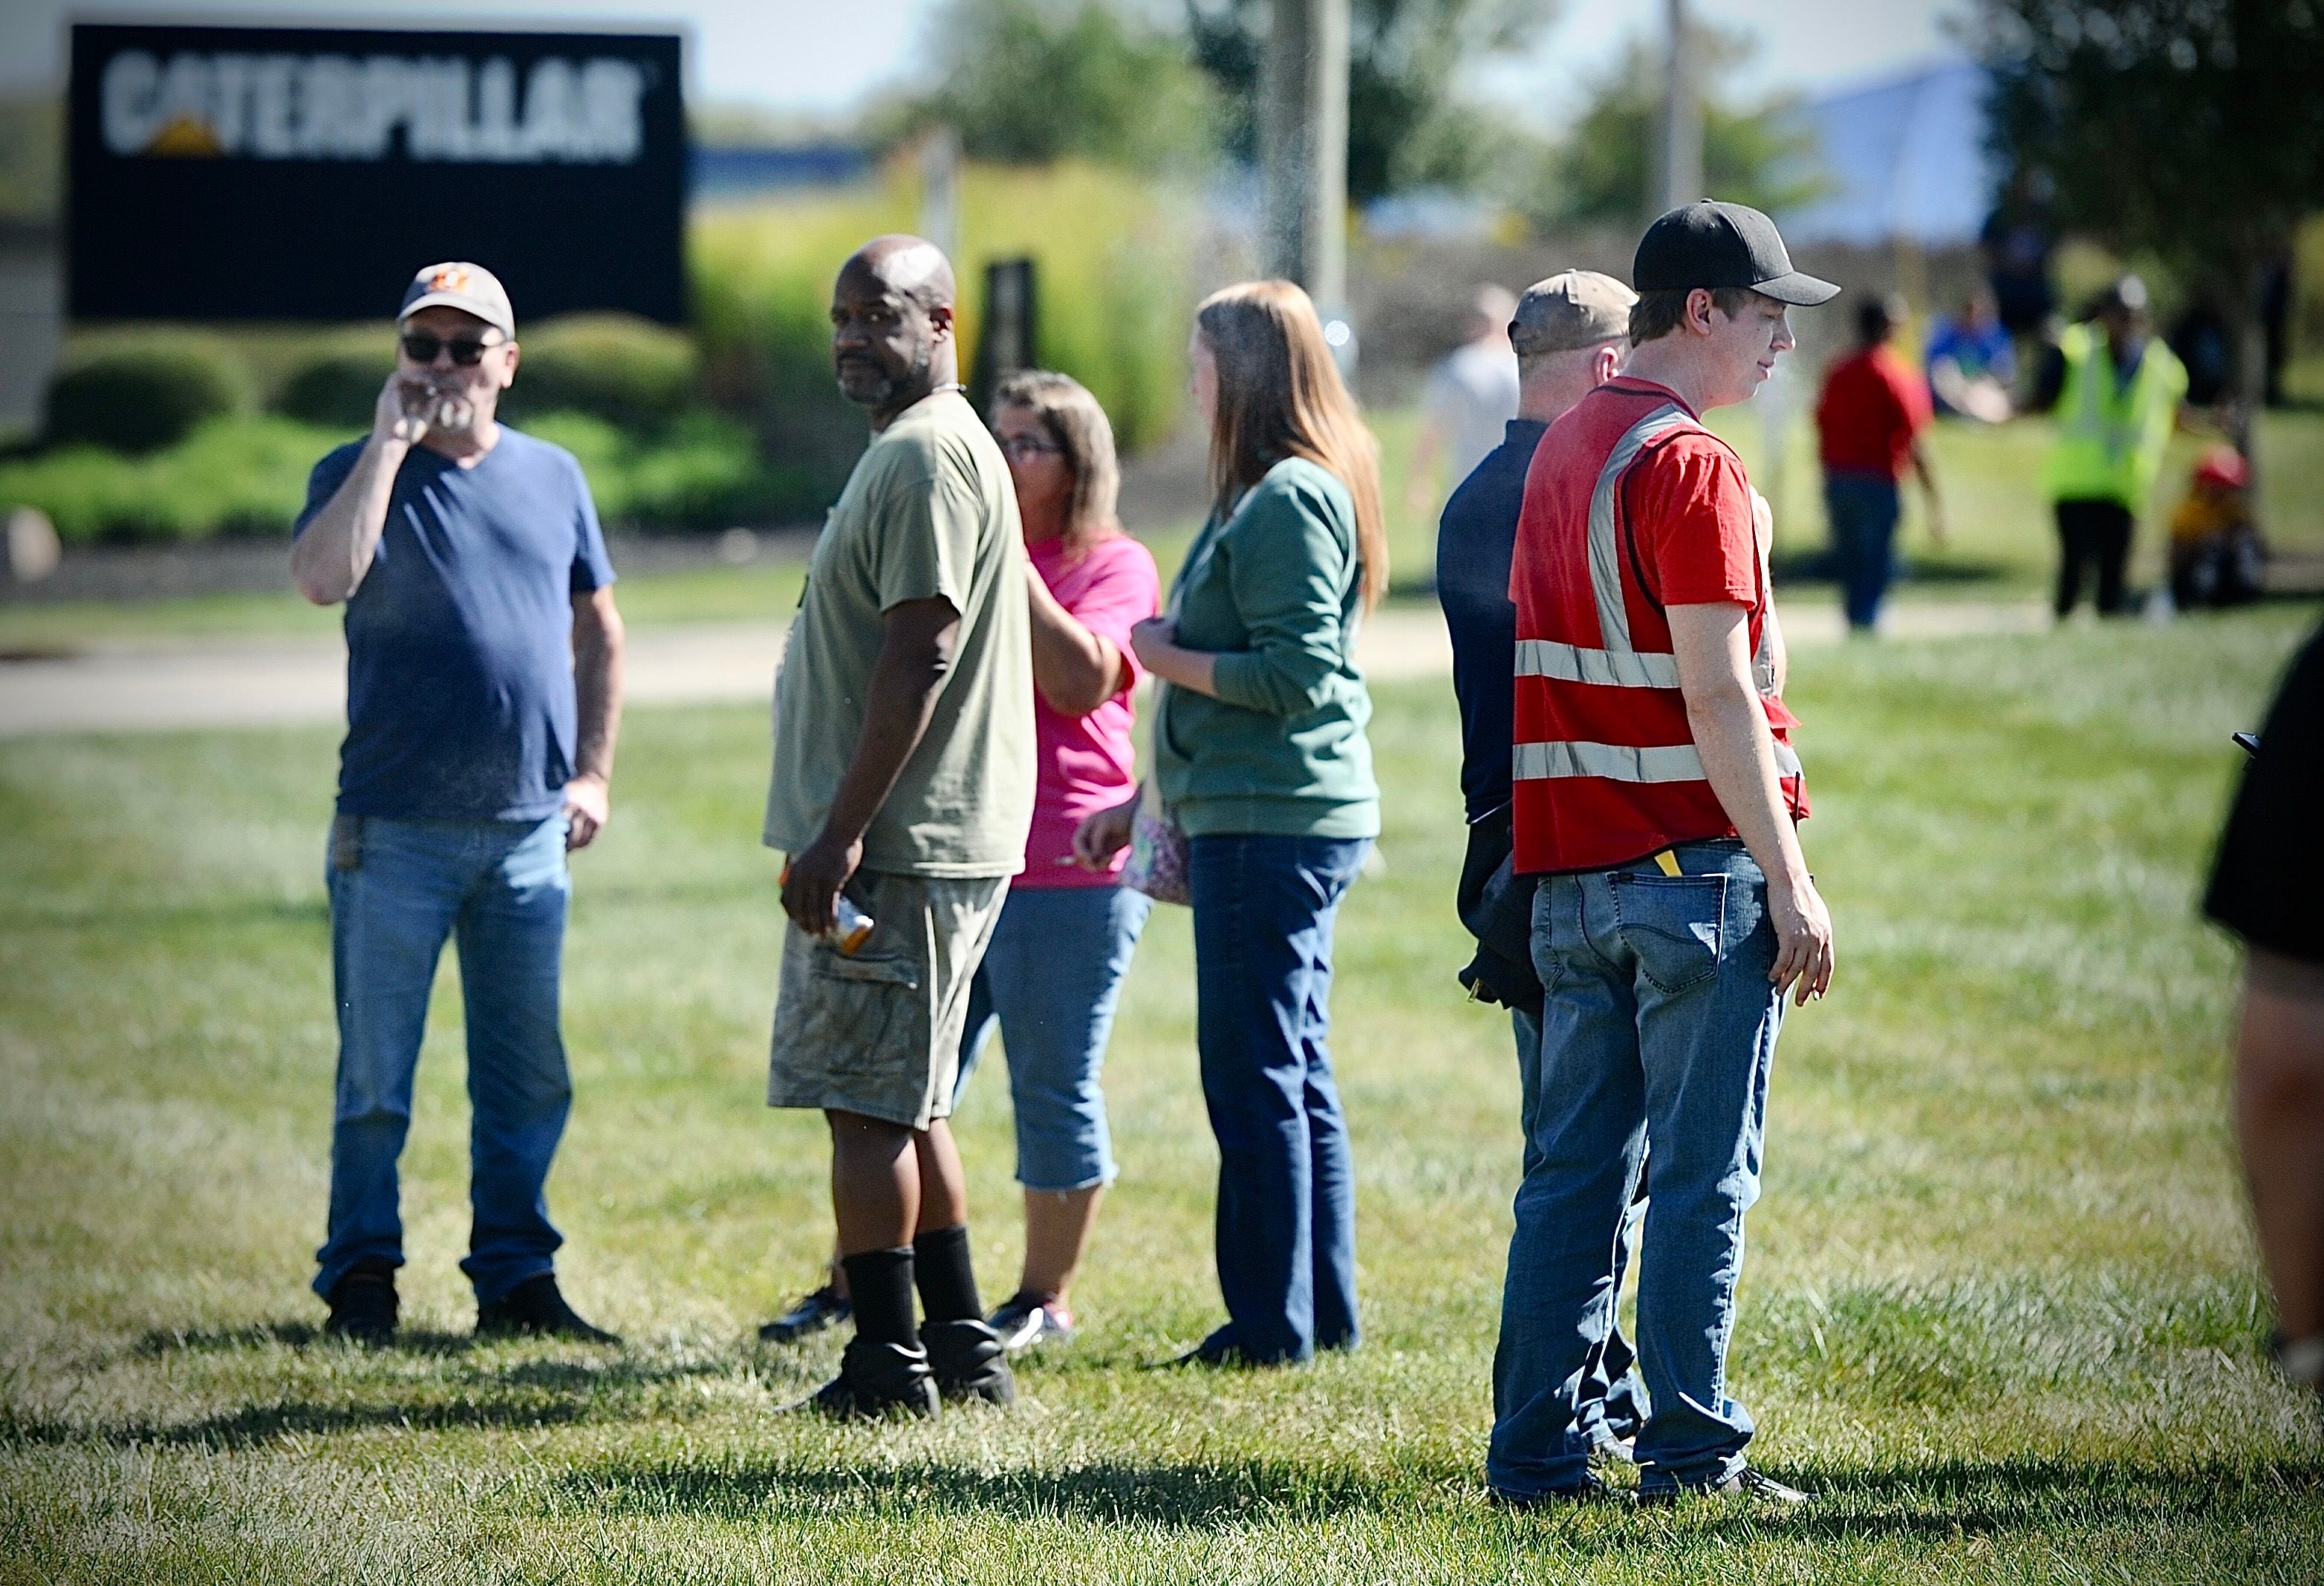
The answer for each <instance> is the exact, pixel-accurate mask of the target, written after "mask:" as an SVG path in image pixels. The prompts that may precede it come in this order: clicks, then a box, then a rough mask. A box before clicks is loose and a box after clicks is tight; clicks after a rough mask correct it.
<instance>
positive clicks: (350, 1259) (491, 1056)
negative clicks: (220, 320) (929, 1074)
mask: <svg viewBox="0 0 2324 1586" xmlns="http://www.w3.org/2000/svg"><path fill="white" fill-rule="evenodd" d="M517 356H518V349H517V344H516V316H515V313H514V311H513V310H512V309H511V308H510V306H509V299H508V293H507V292H506V291H505V290H503V288H502V286H501V283H500V281H498V280H497V279H495V278H494V277H493V274H492V272H490V271H487V270H485V269H484V268H483V267H481V266H479V265H475V264H466V263H447V264H438V265H432V266H430V267H429V268H428V269H426V270H423V271H421V272H420V274H419V275H418V276H417V277H415V278H414V279H413V281H412V282H411V284H410V287H408V288H407V289H406V290H405V291H404V294H403V307H402V309H401V312H400V313H399V314H398V316H397V352H396V364H395V373H393V374H392V375H390V376H389V377H388V381H387V383H386V384H385V385H384V386H383V388H382V389H381V391H380V395H379V402H378V405H377V407H376V408H375V410H374V414H373V421H372V432H371V434H370V436H369V437H368V438H365V439H364V440H362V441H359V442H354V443H351V444H349V445H346V446H343V447H339V448H338V449H337V451H335V452H333V453H331V454H330V456H327V457H325V458H324V459H323V460H322V461H321V462H319V463H318V464H317V465H316V466H315V471H314V473H313V475H311V476H310V477H309V480H308V483H307V506H306V510H305V511H304V512H301V513H300V516H299V524H298V528H297V530H295V538H294V539H293V540H292V541H291V577H292V579H293V580H294V581H295V582H296V583H297V585H298V586H299V592H300V594H301V595H305V596H306V597H307V598H308V599H309V600H311V601H313V602H314V603H315V604H318V605H335V604H338V603H339V602H341V601H345V602H346V607H347V614H346V638H347V735H346V742H345V743H344V744H343V745H342V746H341V748H340V752H339V799H338V813H337V817H336V818H335V819H334V820H333V821H332V823H331V841H330V858H329V868H328V871H327V880H328V886H329V891H330V900H331V969H332V980H333V984H334V988H335V990H336V991H337V1002H338V1010H339V1065H338V1082H337V1105H336V1110H335V1113H334V1119H333V1127H332V1136H331V1205H330V1222H329V1231H328V1234H327V1237H326V1239H325V1240H324V1243H323V1247H322V1249H319V1250H318V1251H317V1252H316V1261H317V1263H318V1267H319V1268H320V1270H319V1271H318V1273H317V1274H316V1277H315V1290H316V1292H317V1293H318V1294H319V1295H321V1296H323V1298H324V1299H325V1300H326V1301H327V1303H328V1304H329V1305H330V1307H331V1319H330V1322H329V1323H328V1327H329V1330H330V1331H331V1332H335V1333H339V1334H342V1335H344V1336H346V1337H348V1338H350V1339H353V1340H355V1341H356V1342H364V1343H374V1344H375V1343H383V1342H386V1341H387V1340H388V1339H390V1338H391V1337H392V1336H393V1334H394V1332H395V1323H396V1295H395V1269H396V1268H398V1267H401V1265H402V1264H403V1223H402V1218H401V1213H400V1211H399V1207H398V1195H397V1183H396V1159H397V1157H399V1156H400V1155H401V1152H402V1149H403V1138H404V1133H405V1131H406V1130H407V1129H408V1128H409V1127H410V1120H411V1079H412V1071H413V1070H414V1068H415V1067H416V1066H417V1065H418V1064H419V1060H420V1034H421V1030H422V1028H423V1026H424V1024H425V1022H426V1019H427V1013H428V995H429V987H430V986H431V985H432V984H433V983H434V982H435V979H436V965H437V961H438V959H439V958H440V957H441V956H442V954H443V950H444V942H445V939H446V938H447V936H450V937H455V938H457V941H458V944H459V953H460V984H461V991H462V994H463V996H464V997H465V999H466V1011H467V1045H468V1097H469V1102H470V1104H471V1106H472V1108H473V1114H474V1115H473V1119H472V1121H471V1124H470V1133H469V1153H470V1155H469V1160H470V1174H471V1182H470V1185H469V1201H470V1204H471V1206H472V1208H473V1211H474V1222H473V1225H472V1231H471V1233H470V1236H469V1245H468V1256H467V1259H466V1260H464V1261H462V1262H461V1263H460V1269H461V1270H462V1271H463V1272H465V1273H466V1275H467V1277H468V1280H469V1282H470V1283H472V1284H473V1285H474V1286H475V1291H476V1307H477V1317H476V1325H477V1331H478V1332H486V1333H493V1332H540V1333H553V1334H558V1335H560V1336H564V1337H568V1338H581V1339H588V1340H592V1341H595V1342H612V1341H613V1337H612V1334H610V1333H606V1332H600V1331H599V1330H597V1329H596V1328H595V1327H592V1326H590V1325H589V1323H586V1322H585V1321H583V1320H582V1319H581V1318H580V1317H579V1316H577V1315H576V1314H574V1312H573V1309H572V1307H571V1306H570V1305H567V1304H566V1302H565V1299H564V1296H562V1295H561V1294H559V1293H558V1287H557V1278H556V1275H555V1271H554V1268H553V1258H554V1256H555V1253H556V1250H557V1248H558V1245H559V1244H561V1243H562V1242H563V1240H562V1238H561V1237H560V1236H559V1235H558V1231H557V1230H556V1229H555V1228H554V1227H552V1226H551V1225H550V1223H549V1204H548V1200H547V1197H546V1194H545V1192H544V1186H545V1185H546V1184H547V1182H548V1178H549V1161H550V1158H551V1157H554V1156H555V1154H556V1151H557V1142H558V1138H559V1137H560V1136H561V1135H562V1134H563V1133H564V1130H565V1117H566V1113H567V1110H568V1109H569V1107H570V1105H571V1101H572V1087H571V1084H570V1083H569V1081H568V1080H567V1074H566V1066H565V1046H564V1041H563V1038H562V1037H561V1036H560V1035H559V1033H558V972H559V968H560V964H561V960H562V957H563V953H564V940H565V908H566V899H567V893H568V890H569V885H570V883H569V880H568V877H567V870H566V858H565V856H566V852H567V850H568V849H572V848H581V847H586V846H587V844H589V843H590V842H591V841H592V840H593V839H594V838H595V836H596V834H597V833H598V831H599V830H600V829H601V828H603V826H604V824H605V821H606V818H607V816H608V814H609V813H610V806H609V804H608V801H607V799H608V795H607V787H608V784H609V782H610V780H611V779H612V776H613V740H614V736H615V734H616V733H617V731H618V729H619V727H620V724H621V715H622V621H621V617H620V615H619V613H616V612H615V610H614V609H613V564H612V563H611V562H610V561H609V560H608V559H607V558H606V555H605V540H604V534H603V533H602V532H601V531H600V530H599V529H598V526H597V512H596V508H595V505H594V504H593V503H592V502H591V501H590V498H589V486H588V483H587V481H586V480H585V479H584V478H583V477H582V475H581V468H580V465H579V464H577V463H576V462H575V461H574V460H573V456H572V454H570V453H569V452H567V451H565V450H564V449H562V448H561V447H554V446H550V445H549V444H548V443H547V442H546V441H540V440H535V439H534V438H531V437H530V436H528V435H521V434H519V433H518V432H517V431H515V430H513V429H509V428H507V427H506V426H504V425H503V424H501V423H499V422H498V421H497V420H495V418H494V413H495V410H497V408H498V406H499V401H500V394H501V392H503V391H505V390H507V389H508V387H509V385H510V384H511V383H512V382H513V381H514V379H515V378H516V369H517Z"/></svg>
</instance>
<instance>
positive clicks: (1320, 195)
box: [1259, 0, 1348, 321]
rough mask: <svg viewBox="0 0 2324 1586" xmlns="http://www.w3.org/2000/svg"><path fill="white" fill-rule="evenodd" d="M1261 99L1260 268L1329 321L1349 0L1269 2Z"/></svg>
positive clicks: (1336, 252) (1340, 294)
mask: <svg viewBox="0 0 2324 1586" xmlns="http://www.w3.org/2000/svg"><path fill="white" fill-rule="evenodd" d="M1272 9H1273V13H1274V20H1273V23H1272V24H1271V26H1270V28H1269V30H1268V39H1267V66H1266V71H1265V76H1264V78H1263V81H1262V83H1261V88H1263V90H1264V91H1263V94H1262V96H1261V98H1260V102H1259V170H1260V180H1261V182H1262V184H1263V189H1264V219H1263V225H1264V227H1265V232H1266V236H1265V254H1266V267H1267V270H1268V273H1270V274H1274V275H1281V276H1286V277H1288V278H1289V279H1290V280H1293V281H1297V282H1298V283H1299V284H1300V285H1301V286H1304V287H1305V288H1306V289H1307V295H1308V296H1309V297H1311V298H1313V299H1314V300H1315V306H1316V308H1317V309H1318V310H1319V311H1320V312H1321V313H1322V314H1323V318H1324V319H1325V320H1326V321H1330V320H1332V319H1333V318H1335V317H1339V316H1342V315H1344V314H1345V312H1346V309H1347V292H1348V238H1347V212H1348V0H1274V5H1273V8H1272Z"/></svg>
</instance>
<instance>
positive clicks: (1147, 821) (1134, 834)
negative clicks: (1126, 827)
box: [1121, 781, 1194, 906]
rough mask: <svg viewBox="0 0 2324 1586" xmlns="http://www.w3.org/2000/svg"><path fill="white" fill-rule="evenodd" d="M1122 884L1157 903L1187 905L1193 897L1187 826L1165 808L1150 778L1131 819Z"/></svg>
mask: <svg viewBox="0 0 2324 1586" xmlns="http://www.w3.org/2000/svg"><path fill="white" fill-rule="evenodd" d="M1121 884H1122V885H1123V886H1125V887H1128V888H1129V889H1130V890H1131V891H1133V892H1143V893H1145V894H1146V895H1147V896H1148V898H1151V899H1154V901H1155V902H1157V903H1176V904H1180V905H1182V906H1184V905H1190V904H1192V903H1193V902H1194V889H1193V886H1192V883H1191V878H1190V876H1189V873H1188V871H1187V867H1186V833H1185V828H1184V827H1183V826H1181V825H1179V824H1178V823H1177V821H1176V820H1175V819H1173V818H1172V816H1171V815H1170V812H1169V811H1168V810H1167V809H1165V808H1163V807H1162V804H1161V801H1160V800H1159V799H1158V798H1157V797H1156V796H1155V793H1154V788H1153V784H1152V783H1151V782H1150V781H1149V782H1148V784H1147V788H1146V793H1145V796H1144V797H1143V798H1140V799H1139V801H1138V814H1137V815H1136V816H1133V817H1132V818H1131V820H1130V862H1128V863H1127V864H1125V865H1123V866H1122V867H1121Z"/></svg>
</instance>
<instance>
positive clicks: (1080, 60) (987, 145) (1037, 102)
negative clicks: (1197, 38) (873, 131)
mask: <svg viewBox="0 0 2324 1586" xmlns="http://www.w3.org/2000/svg"><path fill="white" fill-rule="evenodd" d="M935 56H936V69H937V78H936V84H937V86H936V88H935V89H934V90H933V91H932V92H930V93H929V94H927V95H926V96H925V97H921V98H918V99H917V100H915V101H913V102H912V103H911V104H910V105H908V106H906V107H905V112H904V115H903V117H902V120H903V123H904V127H903V129H902V130H907V131H908V130H915V129H917V128H918V127H920V126H924V125H927V124H932V123H936V122H943V123H945V124H948V125H950V126H951V127H952V128H953V129H954V131H956V132H957V133H958V134H960V139H961V144H962V147H963V148H964V150H965V151H966V152H968V153H969V154H970V155H972V156H973V157H975V158H977V159H981V160H991V161H1000V162H1001V163H1005V164H1013V165H1037V164H1045V163H1047V162H1048V161H1054V160H1058V159H1062V158H1065V157H1066V156H1069V155H1070V156H1079V157H1081V158H1084V159H1088V160H1094V161H1100V162H1102V163H1104V164H1109V165H1116V166H1122V167H1126V168H1128V169H1130V170H1133V171H1155V170H1159V169H1165V168H1167V167H1170V166H1172V165H1176V164H1181V163H1186V162H1190V161H1199V160H1201V159H1202V158H1203V157H1204V156H1206V155H1207V154H1208V153H1210V152H1211V151H1212V149H1213V143H1214V138H1213V121H1214V110H1215V106H1213V100H1212V96H1211V90H1210V87H1209V84H1208V82H1207V81H1206V79H1205V78H1204V77H1203V74H1202V73H1201V72H1200V71H1197V70H1196V69H1194V65H1193V63H1192V62H1191V61H1190V60H1188V59H1187V51H1186V46H1185V41H1184V40H1182V39H1179V38H1177V37H1176V36H1174V35H1172V34H1171V33H1169V32H1165V31H1163V30H1161V29H1159V28H1156V27H1151V26H1148V25H1145V24H1143V23H1140V22H1139V21H1138V20H1136V19H1135V18H1134V17H1132V16H1130V15H1127V14H1124V13H1123V12H1122V11H1120V9H1117V8H1116V7H1114V6H1111V5H1106V4H1104V3H1103V0H1077V3H1076V0H951V3H950V4H949V5H947V7H946V8H945V11H944V12H943V13H942V14H939V16H938V17H937V19H936V50H935Z"/></svg>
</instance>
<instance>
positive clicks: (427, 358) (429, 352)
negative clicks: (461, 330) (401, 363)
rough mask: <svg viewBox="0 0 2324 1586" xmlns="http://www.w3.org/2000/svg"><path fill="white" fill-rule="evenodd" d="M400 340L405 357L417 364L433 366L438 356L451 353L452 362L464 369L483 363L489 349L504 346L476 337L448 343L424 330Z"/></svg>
mask: <svg viewBox="0 0 2324 1586" xmlns="http://www.w3.org/2000/svg"><path fill="white" fill-rule="evenodd" d="M400 340H401V344H402V346H403V355H404V356H405V357H407V358H409V359H410V360H411V361H412V362H413V363H415V364H433V363H434V362H435V361H436V355H437V354H438V353H442V352H449V353H450V354H451V355H452V362H454V363H455V364H459V365H460V366H461V367H462V368H464V369H472V368H474V367H475V365H477V364H481V363H483V362H484V354H485V352H486V350H487V349H489V348H492V347H496V346H501V345H503V344H501V343H499V342H496V341H486V340H484V338H483V337H476V336H462V337H453V338H452V339H451V340H449V341H447V340H446V339H445V338H444V337H440V336H431V335H429V333H428V332H427V331H424V330H407V331H405V332H404V333H403V335H402V337H401V338H400Z"/></svg>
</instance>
